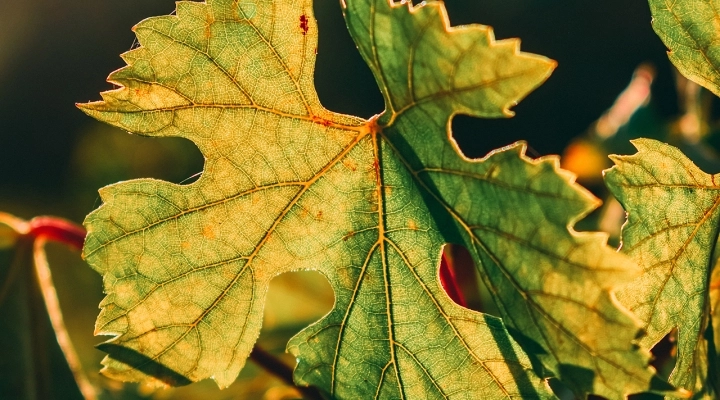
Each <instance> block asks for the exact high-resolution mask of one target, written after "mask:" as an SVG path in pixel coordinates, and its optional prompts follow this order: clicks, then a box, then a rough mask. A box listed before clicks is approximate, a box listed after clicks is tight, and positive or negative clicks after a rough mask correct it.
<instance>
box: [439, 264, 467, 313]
mask: <svg viewBox="0 0 720 400" xmlns="http://www.w3.org/2000/svg"><path fill="white" fill-rule="evenodd" d="M440 283H441V284H442V287H443V289H445V292H447V294H448V296H450V298H451V299H452V300H453V301H454V302H455V303H457V304H459V305H461V306H463V307H467V302H466V301H465V297H463V295H462V292H461V291H460V285H459V284H458V282H457V280H456V279H455V271H453V268H452V266H451V265H450V262H449V261H448V259H447V257H446V256H445V254H443V255H442V261H440Z"/></svg>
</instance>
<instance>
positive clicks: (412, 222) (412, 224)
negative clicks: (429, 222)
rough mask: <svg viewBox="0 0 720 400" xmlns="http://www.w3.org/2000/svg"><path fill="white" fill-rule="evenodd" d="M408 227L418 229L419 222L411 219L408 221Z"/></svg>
mask: <svg viewBox="0 0 720 400" xmlns="http://www.w3.org/2000/svg"><path fill="white" fill-rule="evenodd" d="M408 228H410V230H413V231H416V230H417V224H416V223H415V221H413V220H409V221H408Z"/></svg>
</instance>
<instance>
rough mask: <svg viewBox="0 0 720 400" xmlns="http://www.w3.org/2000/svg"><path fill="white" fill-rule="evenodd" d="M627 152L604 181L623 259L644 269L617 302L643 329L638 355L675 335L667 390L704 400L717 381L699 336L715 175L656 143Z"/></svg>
mask: <svg viewBox="0 0 720 400" xmlns="http://www.w3.org/2000/svg"><path fill="white" fill-rule="evenodd" d="M633 144H634V145H635V147H636V148H637V149H638V153H637V154H635V155H632V156H613V157H612V159H613V161H614V162H615V164H616V166H615V167H613V168H612V169H610V170H608V172H607V173H606V175H605V179H606V182H607V184H608V187H609V188H610V190H611V191H612V192H613V194H614V195H615V196H616V197H617V198H618V200H619V201H620V202H621V203H622V205H623V206H624V207H625V210H626V211H627V212H628V221H627V223H626V225H625V226H624V227H623V233H622V241H623V245H622V246H623V247H622V248H623V251H624V252H625V253H627V254H629V255H630V256H631V257H633V258H634V259H635V260H636V261H637V262H638V264H639V265H640V266H641V267H642V268H643V269H644V273H643V275H642V276H640V277H639V278H637V279H636V280H633V281H630V282H628V283H627V285H626V286H625V287H624V288H622V289H621V290H619V291H618V293H617V296H618V299H619V300H620V301H621V302H622V303H623V304H625V305H626V306H627V307H629V308H630V309H631V310H632V311H633V312H634V313H635V314H636V315H637V316H638V317H639V318H640V319H641V320H642V321H643V322H644V325H645V330H646V331H647V336H645V337H644V338H642V340H641V344H642V345H643V346H644V347H646V348H650V347H652V346H654V345H655V344H656V343H657V342H659V341H660V340H661V339H662V338H663V337H664V336H665V335H667V334H668V333H670V331H671V330H672V329H673V328H676V329H677V330H678V333H677V336H678V340H677V346H678V349H677V353H678V355H677V364H676V366H675V369H674V370H673V372H672V375H671V376H670V383H672V384H674V385H676V386H678V387H682V388H685V389H687V390H689V391H691V392H695V394H696V396H702V395H708V396H711V395H712V394H713V393H714V390H716V389H713V384H712V383H713V382H715V383H714V384H715V385H717V384H718V376H713V374H709V373H708V366H709V364H710V358H709V357H712V355H709V354H708V349H709V348H712V347H713V346H711V345H712V343H710V342H708V340H706V338H705V335H706V330H707V328H708V325H709V315H710V303H709V293H708V292H709V279H710V274H711V267H712V266H713V264H714V263H713V258H712V252H713V248H714V244H715V242H716V241H717V239H718V223H720V210H719V207H718V206H720V187H719V186H717V184H716V182H720V181H718V179H720V175H709V174H706V173H704V172H703V171H701V170H700V169H699V168H698V167H696V166H695V165H694V164H693V163H692V162H691V161H690V160H689V159H688V158H687V157H685V155H683V154H682V153H681V152H680V151H679V150H678V149H677V148H675V147H672V146H669V145H666V144H663V143H661V142H658V141H655V140H650V139H638V140H635V141H633ZM716 387H717V386H716ZM714 395H715V396H717V393H714Z"/></svg>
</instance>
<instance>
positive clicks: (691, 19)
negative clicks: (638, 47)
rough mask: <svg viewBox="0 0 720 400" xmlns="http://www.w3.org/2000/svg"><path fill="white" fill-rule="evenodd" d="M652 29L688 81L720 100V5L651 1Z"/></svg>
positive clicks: (702, 0)
mask: <svg viewBox="0 0 720 400" xmlns="http://www.w3.org/2000/svg"><path fill="white" fill-rule="evenodd" d="M649 3H650V10H651V11H652V16H653V29H654V30H655V33H657V34H658V36H660V39H662V41H663V43H665V45H666V46H667V47H668V48H669V49H670V51H669V52H668V56H669V57H670V61H672V63H673V64H674V65H675V66H676V67H677V69H678V70H680V72H681V73H682V74H683V75H685V76H686V77H687V78H688V79H690V80H692V81H693V82H696V83H698V84H700V85H702V86H704V87H706V88H708V89H709V90H710V91H712V92H713V93H715V94H716V95H718V96H720V18H719V17H718V16H719V15H720V3H718V1H717V0H649Z"/></svg>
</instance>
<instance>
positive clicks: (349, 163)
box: [342, 158, 357, 171]
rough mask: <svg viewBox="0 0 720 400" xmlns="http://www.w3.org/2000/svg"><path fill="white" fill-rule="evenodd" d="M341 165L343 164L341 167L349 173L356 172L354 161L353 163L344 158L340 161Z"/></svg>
mask: <svg viewBox="0 0 720 400" xmlns="http://www.w3.org/2000/svg"><path fill="white" fill-rule="evenodd" d="M342 163H343V165H344V166H346V167H347V168H348V169H349V170H350V171H356V170H357V164H356V163H355V161H353V160H350V159H347V158H344V159H343V160H342Z"/></svg>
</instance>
